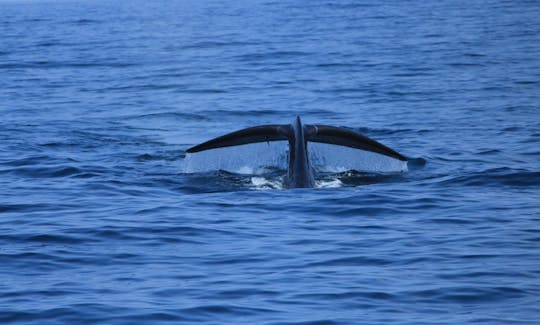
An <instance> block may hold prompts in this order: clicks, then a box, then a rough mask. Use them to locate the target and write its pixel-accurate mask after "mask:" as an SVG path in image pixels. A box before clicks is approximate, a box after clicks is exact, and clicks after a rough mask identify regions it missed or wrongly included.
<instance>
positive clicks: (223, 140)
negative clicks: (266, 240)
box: [187, 116, 407, 187]
mask: <svg viewBox="0 0 540 325" xmlns="http://www.w3.org/2000/svg"><path fill="white" fill-rule="evenodd" d="M269 141H288V142H289V165H288V173H287V177H286V179H285V185H286V186H288V187H313V186H314V185H315V180H314V176H313V167H312V166H311V163H310V161H309V157H308V154H307V142H308V141H312V142H320V143H328V144H333V145H338V146H345V147H350V148H355V149H360V150H364V151H369V152H374V153H377V154H381V155H384V156H388V157H391V158H394V159H398V160H401V161H407V158H406V157H405V156H403V155H402V154H400V153H398V152H397V151H395V150H393V149H391V148H389V147H387V146H385V145H383V144H381V143H379V142H377V141H375V140H373V139H371V138H368V137H367V136H365V135H363V134H361V133H359V132H356V131H354V130H352V129H348V128H343V127H335V126H328V125H318V124H316V125H309V124H306V125H303V124H302V122H301V120H300V117H299V116H297V117H296V119H295V121H294V122H293V123H292V124H290V125H287V124H272V125H260V126H255V127H250V128H246V129H242V130H238V131H235V132H231V133H228V134H225V135H222V136H220V137H217V138H214V139H212V140H209V141H206V142H203V143H201V144H198V145H196V146H193V147H191V148H189V149H187V152H188V153H195V152H199V151H204V150H210V149H216V148H223V147H230V146H238V145H243V144H249V143H256V142H269Z"/></svg>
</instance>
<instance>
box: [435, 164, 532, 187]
mask: <svg viewBox="0 0 540 325" xmlns="http://www.w3.org/2000/svg"><path fill="white" fill-rule="evenodd" d="M441 183H442V184H449V183H450V184H462V185H466V186H537V187H538V186H540V172H529V171H514V170H512V169H510V168H495V169H489V170H486V171H483V172H477V173H472V174H470V175H464V176H457V177H453V178H451V179H449V180H445V181H443V182H441Z"/></svg>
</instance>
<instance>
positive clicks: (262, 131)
mask: <svg viewBox="0 0 540 325" xmlns="http://www.w3.org/2000/svg"><path fill="white" fill-rule="evenodd" d="M288 128H289V126H288V125H260V126H254V127H250V128H247V129H242V130H238V131H235V132H231V133H228V134H225V135H222V136H220V137H217V138H214V139H212V140H209V141H206V142H203V143H201V144H198V145H196V146H194V147H191V148H189V149H188V150H187V152H189V153H192V152H199V151H203V150H209V149H216V148H223V147H231V146H239V145H242V144H249V143H256V142H268V141H279V140H288V133H289V132H288V131H289V130H288Z"/></svg>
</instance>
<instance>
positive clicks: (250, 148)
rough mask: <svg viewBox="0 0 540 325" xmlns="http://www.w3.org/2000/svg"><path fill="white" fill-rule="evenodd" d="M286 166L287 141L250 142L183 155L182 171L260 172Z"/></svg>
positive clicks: (256, 173)
mask: <svg viewBox="0 0 540 325" xmlns="http://www.w3.org/2000/svg"><path fill="white" fill-rule="evenodd" d="M276 168H278V169H287V143H286V142H284V141H277V142H263V143H253V144H247V145H241V146H234V147H226V148H218V149H212V150H207V151H201V152H197V153H196V154H187V155H186V158H185V160H184V168H183V171H184V172H185V173H201V172H207V171H212V170H226V171H229V172H232V173H237V174H248V175H262V174H265V173H268V172H269V171H270V170H271V169H276Z"/></svg>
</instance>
